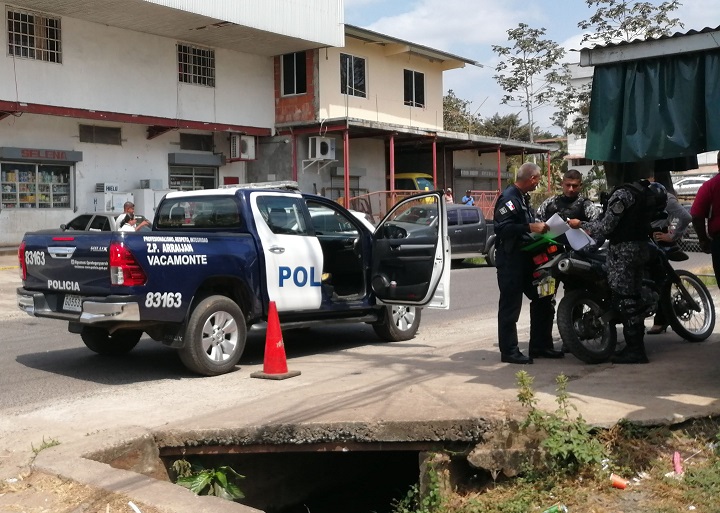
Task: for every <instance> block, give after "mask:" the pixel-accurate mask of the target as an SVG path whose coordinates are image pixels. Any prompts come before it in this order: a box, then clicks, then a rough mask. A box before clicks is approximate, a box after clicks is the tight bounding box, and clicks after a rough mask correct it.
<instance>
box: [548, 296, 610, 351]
mask: <svg viewBox="0 0 720 513" xmlns="http://www.w3.org/2000/svg"><path fill="white" fill-rule="evenodd" d="M605 311H606V310H605V307H604V306H603V303H602V301H601V300H600V299H599V298H598V297H597V296H596V295H595V294H593V293H592V292H590V291H587V290H582V289H580V290H571V291H566V292H565V296H564V297H563V298H562V300H561V301H560V304H559V305H558V312H557V324H558V330H559V331H560V337H561V338H562V341H563V342H564V343H565V345H566V346H567V347H568V348H569V349H570V352H571V353H572V354H573V355H575V356H576V357H577V358H578V359H579V360H582V361H583V362H585V363H602V362H605V361H607V360H608V359H609V358H610V357H611V356H612V355H613V354H614V353H615V346H616V345H617V332H616V330H615V325H614V324H611V323H609V322H607V321H604V320H603V319H602V315H603V314H604V313H605Z"/></svg>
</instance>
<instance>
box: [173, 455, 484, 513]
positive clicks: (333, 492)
mask: <svg viewBox="0 0 720 513" xmlns="http://www.w3.org/2000/svg"><path fill="white" fill-rule="evenodd" d="M467 450H468V445H467V444H448V443H444V444H439V443H437V442H433V443H427V442H410V443H406V442H397V443H386V442H383V443H320V444H318V443H315V444H303V445H296V444H292V445H291V444H283V445H243V446H231V447H229V446H203V447H183V448H179V447H172V448H170V447H166V448H160V458H161V459H162V461H163V463H164V465H165V468H166V469H167V472H168V476H169V477H170V479H171V480H172V481H174V479H175V475H174V472H173V470H172V466H173V463H174V462H175V461H176V460H178V459H181V458H182V459H185V460H187V461H188V462H191V463H200V464H201V465H202V466H203V467H204V468H215V469H217V468H219V467H221V466H223V465H226V466H230V467H231V468H232V469H233V470H235V471H236V472H238V473H239V474H241V475H243V476H245V477H244V479H241V480H239V482H238V484H239V486H240V489H241V490H242V492H243V494H244V495H245V497H244V498H243V499H238V500H237V501H236V502H238V503H240V504H244V505H246V506H250V507H253V508H256V509H259V510H262V511H265V512H267V513H308V511H309V512H311V513H331V512H332V513H335V512H337V511H343V512H344V513H368V512H376V513H390V512H391V511H392V510H393V508H392V505H393V504H394V502H395V501H398V500H401V499H403V498H404V497H405V496H406V495H407V493H408V491H409V490H410V489H411V487H412V486H413V485H417V484H418V483H421V482H422V480H423V477H422V473H423V469H424V468H426V462H427V461H429V460H430V459H432V458H435V457H436V455H437V454H443V455H445V456H444V461H445V463H444V465H445V466H446V467H447V466H448V465H452V466H454V467H457V468H455V469H454V470H453V472H452V475H453V477H454V478H455V479H454V480H456V479H457V478H458V477H460V476H463V475H465V476H466V477H469V475H470V474H473V475H475V476H476V475H477V473H478V470H477V469H474V470H473V469H470V467H469V466H468V464H467V460H466V456H467ZM448 455H452V456H448Z"/></svg>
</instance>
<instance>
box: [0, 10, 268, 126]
mask: <svg viewBox="0 0 720 513" xmlns="http://www.w3.org/2000/svg"><path fill="white" fill-rule="evenodd" d="M5 6H6V4H0V11H2V12H3V13H4V12H5ZM0 42H2V45H3V47H4V48H7V29H6V28H5V27H3V30H1V31H0ZM177 43H178V41H176V40H174V39H168V38H163V37H159V36H154V35H151V34H144V33H140V32H133V31H129V30H123V29H118V28H114V27H110V26H106V25H100V24H97V23H90V22H86V21H81V20H77V19H73V18H69V17H62V64H55V63H51V62H43V61H39V60H37V61H36V60H32V59H23V58H13V56H12V55H8V52H7V51H3V52H0V71H2V72H0V99H3V100H6V101H18V102H26V103H37V104H42V105H52V106H60V107H70V108H81V109H91V110H98V111H109V112H120V113H128V114H138V115H144V116H158V117H165V118H173V119H174V118H179V119H191V120H197V121H207V122H214V123H228V124H236V125H250V126H258V127H267V128H269V127H272V126H273V121H274V116H273V89H272V83H273V62H272V58H268V57H261V56H257V55H250V54H244V53H240V52H233V51H229V50H224V49H215V59H216V61H215V70H216V86H215V87H205V86H200V85H194V84H186V83H180V82H179V81H178V73H177V71H178V64H177V59H178V58H177V50H176V44H177Z"/></svg>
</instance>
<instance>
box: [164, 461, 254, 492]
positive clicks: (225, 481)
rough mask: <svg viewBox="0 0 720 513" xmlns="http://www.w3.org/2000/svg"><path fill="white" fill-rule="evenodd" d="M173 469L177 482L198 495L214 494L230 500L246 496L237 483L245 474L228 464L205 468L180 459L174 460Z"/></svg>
mask: <svg viewBox="0 0 720 513" xmlns="http://www.w3.org/2000/svg"><path fill="white" fill-rule="evenodd" d="M172 469H173V470H174V471H175V473H176V474H177V479H176V481H175V484H178V485H180V486H184V487H185V488H188V489H190V490H191V491H193V492H194V493H195V494H197V495H214V496H216V497H220V498H221V499H227V500H230V501H234V500H237V499H242V498H244V497H245V494H243V493H242V491H241V490H240V487H239V486H238V485H237V483H236V481H238V480H240V479H244V478H245V476H242V475H240V474H238V473H237V472H235V470H233V468H232V467H230V466H228V465H223V466H221V467H218V468H217V469H214V468H205V467H203V466H202V465H200V464H197V463H196V464H191V463H190V462H189V461H187V460H185V459H180V460H175V461H174V462H173V464H172Z"/></svg>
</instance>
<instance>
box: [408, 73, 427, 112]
mask: <svg viewBox="0 0 720 513" xmlns="http://www.w3.org/2000/svg"><path fill="white" fill-rule="evenodd" d="M405 105H410V106H411V107H425V73H420V72H419V71H412V70H409V69H406V70H405Z"/></svg>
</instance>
